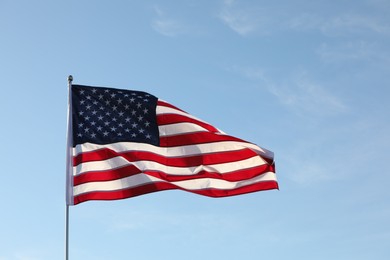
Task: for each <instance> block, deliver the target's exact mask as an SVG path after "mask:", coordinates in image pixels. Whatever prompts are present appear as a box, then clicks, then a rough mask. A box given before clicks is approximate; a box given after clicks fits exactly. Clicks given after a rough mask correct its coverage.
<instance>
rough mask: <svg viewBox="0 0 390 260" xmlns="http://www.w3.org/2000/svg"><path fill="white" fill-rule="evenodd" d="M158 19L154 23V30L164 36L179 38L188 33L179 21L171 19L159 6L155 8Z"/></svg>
mask: <svg viewBox="0 0 390 260" xmlns="http://www.w3.org/2000/svg"><path fill="white" fill-rule="evenodd" d="M154 11H155V12H156V14H157V18H156V19H154V21H153V22H152V27H153V29H154V30H155V31H156V32H158V33H160V34H162V35H164V36H169V37H173V36H177V35H179V34H183V33H186V31H187V28H186V27H185V26H184V24H183V23H182V22H180V21H178V20H175V19H172V18H169V17H168V16H167V15H166V13H165V12H164V11H163V10H162V9H161V8H160V7H158V6H155V7H154Z"/></svg>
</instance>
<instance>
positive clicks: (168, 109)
mask: <svg viewBox="0 0 390 260" xmlns="http://www.w3.org/2000/svg"><path fill="white" fill-rule="evenodd" d="M160 100H161V99H160ZM164 102H165V103H168V102H166V101H164ZM168 104H169V103H168ZM163 114H176V115H182V116H186V117H188V118H192V119H195V120H198V121H199V122H202V123H205V124H208V125H210V126H212V125H211V124H209V123H207V122H206V121H204V120H202V119H200V118H197V117H196V116H193V115H191V114H188V113H187V112H183V111H180V110H178V109H175V108H171V107H166V106H161V105H158V106H157V107H156V115H163ZM212 127H214V128H215V129H217V130H218V132H220V133H221V134H226V133H225V132H223V131H222V130H220V129H218V128H216V127H215V126H212Z"/></svg>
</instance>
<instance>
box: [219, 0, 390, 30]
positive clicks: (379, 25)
mask: <svg viewBox="0 0 390 260" xmlns="http://www.w3.org/2000/svg"><path fill="white" fill-rule="evenodd" d="M373 8H374V9H375V7H373ZM376 8H377V9H378V8H379V7H376ZM286 10H289V11H286ZM291 10H293V11H291ZM271 14H272V15H271ZM218 17H219V18H220V20H221V21H223V22H224V23H225V24H226V25H227V26H229V28H231V29H232V30H233V31H235V32H236V33H238V34H240V35H242V36H246V35H248V34H251V33H260V34H268V33H282V32H286V31H297V32H305V31H317V32H319V33H321V34H323V35H325V36H345V34H365V33H372V34H378V35H389V34H390V24H389V23H388V19H386V18H385V17H381V16H378V15H373V14H371V15H370V14H364V13H361V12H358V11H356V12H353V11H350V10H345V11H344V12H342V11H341V12H340V13H339V14H337V15H334V14H326V12H321V13H316V12H313V11H306V10H305V9H302V10H297V9H296V6H294V5H283V6H277V5H274V6H269V5H268V6H264V5H256V4H247V5H246V6H243V5H242V3H241V2H238V1H234V0H229V1H223V5H222V7H221V9H220V12H219V15H218Z"/></svg>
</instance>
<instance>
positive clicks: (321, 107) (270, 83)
mask: <svg viewBox="0 0 390 260" xmlns="http://www.w3.org/2000/svg"><path fill="white" fill-rule="evenodd" d="M234 70H236V71H238V72H239V73H240V74H241V75H243V76H244V77H246V78H248V79H251V80H255V81H258V85H259V86H261V87H265V88H266V89H267V90H268V91H269V92H270V93H271V94H272V95H274V96H275V97H276V98H278V100H279V101H280V102H281V103H282V104H283V105H285V106H288V107H289V108H291V109H292V110H293V111H295V112H296V113H298V114H309V115H316V116H329V115H336V114H339V113H343V112H346V111H348V108H347V106H346V105H345V104H344V102H343V101H342V100H341V99H340V98H338V97H337V96H335V95H333V94H332V93H331V92H329V91H328V90H326V89H325V87H323V86H321V85H320V84H318V83H315V82H313V81H312V80H311V79H310V78H309V75H308V73H307V72H306V71H301V72H298V73H294V74H293V75H292V76H289V77H286V78H285V79H284V80H283V81H282V82H279V81H277V80H274V79H271V78H269V77H267V76H266V73H265V72H264V70H262V69H259V68H235V69H234Z"/></svg>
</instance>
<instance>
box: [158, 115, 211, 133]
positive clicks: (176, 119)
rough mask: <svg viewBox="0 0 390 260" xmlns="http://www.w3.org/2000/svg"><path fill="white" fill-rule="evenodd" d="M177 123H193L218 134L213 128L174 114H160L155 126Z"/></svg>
mask: <svg viewBox="0 0 390 260" xmlns="http://www.w3.org/2000/svg"><path fill="white" fill-rule="evenodd" d="M178 123H193V124H196V125H199V126H201V127H203V128H205V129H206V130H208V131H210V132H214V133H219V131H218V129H217V128H215V127H214V126H212V125H210V124H207V123H205V122H202V121H200V120H197V119H194V118H190V117H187V116H183V115H176V114H162V115H158V116H157V124H158V125H159V126H161V125H170V124H178Z"/></svg>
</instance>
